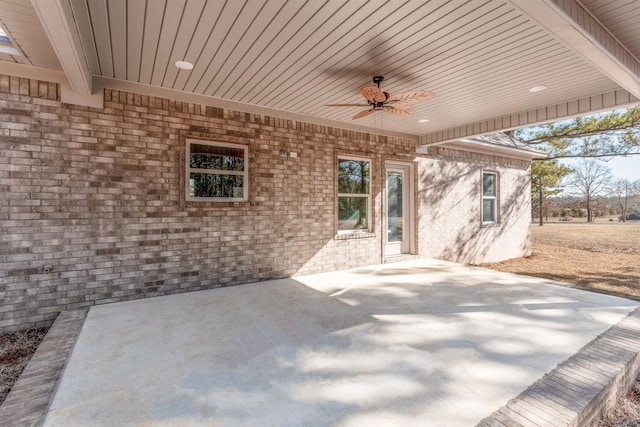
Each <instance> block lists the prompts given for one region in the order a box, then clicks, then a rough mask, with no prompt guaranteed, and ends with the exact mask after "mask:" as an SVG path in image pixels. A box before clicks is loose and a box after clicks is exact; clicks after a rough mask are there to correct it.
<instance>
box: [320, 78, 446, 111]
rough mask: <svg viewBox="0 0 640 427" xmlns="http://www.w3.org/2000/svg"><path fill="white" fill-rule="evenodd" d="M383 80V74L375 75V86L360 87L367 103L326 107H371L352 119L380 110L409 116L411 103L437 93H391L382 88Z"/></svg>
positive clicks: (329, 105)
mask: <svg viewBox="0 0 640 427" xmlns="http://www.w3.org/2000/svg"><path fill="white" fill-rule="evenodd" d="M383 80H384V77H383V76H375V77H374V78H373V83H375V84H376V85H375V86H365V87H363V88H362V89H360V93H361V94H362V96H364V98H365V99H366V100H367V103H366V104H326V107H370V108H368V109H366V110H363V111H360V112H359V113H358V114H356V115H355V116H353V118H352V120H358V119H361V118H363V117H367V116H369V115H371V114H373V113H374V111H378V110H382V111H383V112H385V113H387V114H394V115H396V116H409V115H411V114H412V113H413V107H412V106H411V104H415V103H417V102H422V101H426V100H428V99H431V98H434V97H435V96H436V94H435V93H431V92H427V91H424V90H412V91H408V92H402V93H398V94H396V95H389V94H388V93H387V92H383V91H382V90H381V89H380V82H381V81H383Z"/></svg>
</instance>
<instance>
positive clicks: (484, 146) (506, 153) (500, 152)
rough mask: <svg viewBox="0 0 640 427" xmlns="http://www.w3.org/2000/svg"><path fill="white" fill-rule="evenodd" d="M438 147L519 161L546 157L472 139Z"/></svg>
mask: <svg viewBox="0 0 640 427" xmlns="http://www.w3.org/2000/svg"><path fill="white" fill-rule="evenodd" d="M438 147H443V148H454V149H457V150H463V151H469V152H472V153H480V154H492V155H496V156H502V157H509V158H513V159H520V160H532V159H544V158H545V157H547V154H546V153H545V152H544V151H538V150H536V151H532V150H525V149H522V148H516V147H506V146H501V145H495V144H490V143H488V142H484V141H478V140H474V139H459V140H457V141H452V142H448V143H446V144H439V145H438ZM428 150H429V148H428V147H420V148H418V153H421V154H427V153H428Z"/></svg>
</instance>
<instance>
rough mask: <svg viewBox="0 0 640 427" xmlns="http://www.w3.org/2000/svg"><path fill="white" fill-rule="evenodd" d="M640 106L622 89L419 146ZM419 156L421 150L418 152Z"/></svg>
mask: <svg viewBox="0 0 640 427" xmlns="http://www.w3.org/2000/svg"><path fill="white" fill-rule="evenodd" d="M639 103H640V99H638V98H637V97H635V96H633V95H632V94H630V93H629V92H627V91H626V90H623V89H620V90H616V91H611V92H605V93H601V94H598V95H592V96H587V97H584V98H580V99H576V100H573V101H567V102H561V103H558V104H551V105H547V106H544V107H541V108H535V109H531V110H528V111H523V112H520V113H514V114H510V115H506V116H501V117H494V118H491V119H487V120H481V121H478V122H475V123H469V124H465V125H462V126H456V127H453V128H449V129H444V130H441V131H437V132H432V133H429V134H426V135H421V136H420V142H419V145H420V146H423V147H424V146H429V145H438V144H444V143H447V142H452V141H456V140H458V139H460V138H471V137H474V136H479V135H485V134H487V133H495V132H502V131H506V130H513V129H519V128H523V127H527V126H534V125H538V124H542V123H551V122H555V121H558V120H562V119H568V118H571V117H577V116H582V115H585V114H595V113H599V112H602V111H609V110H613V109H615V108H623V107H628V106H631V105H636V104H639ZM418 151H419V152H420V149H419V150H418Z"/></svg>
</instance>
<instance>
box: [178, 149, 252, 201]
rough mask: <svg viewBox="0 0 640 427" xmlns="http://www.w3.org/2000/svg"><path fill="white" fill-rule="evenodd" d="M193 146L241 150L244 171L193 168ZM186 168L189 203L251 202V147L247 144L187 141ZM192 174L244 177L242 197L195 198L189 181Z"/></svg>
mask: <svg viewBox="0 0 640 427" xmlns="http://www.w3.org/2000/svg"><path fill="white" fill-rule="evenodd" d="M191 144H198V145H210V146H213V147H228V148H235V149H241V150H243V153H244V170H242V171H231V170H218V169H197V168H192V167H191ZM185 157H186V168H185V171H186V172H185V177H186V179H185V191H186V192H185V195H186V200H187V201H192V202H246V201H248V200H249V146H248V145H245V144H234V143H231V142H222V141H208V140H201V139H190V138H188V139H187V147H186V156H185ZM191 173H205V174H211V175H239V176H242V197H195V196H190V195H189V193H190V189H189V180H190V179H191Z"/></svg>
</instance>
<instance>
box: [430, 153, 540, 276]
mask: <svg viewBox="0 0 640 427" xmlns="http://www.w3.org/2000/svg"><path fill="white" fill-rule="evenodd" d="M530 165H531V162H530V161H526V160H517V159H509V158H504V157H499V156H493V155H489V154H479V153H471V152H465V151H460V150H456V149H449V148H442V147H431V148H430V149H429V155H427V156H424V157H422V158H421V159H420V160H419V167H418V169H419V171H420V172H419V177H418V179H419V184H418V186H419V196H418V197H419V200H420V203H419V205H418V206H419V208H418V209H419V213H418V215H419V218H420V221H419V231H418V233H419V247H420V254H421V255H422V256H425V257H431V258H440V259H445V260H449V261H455V262H462V263H471V264H475V263H482V262H496V261H501V260H505V259H509V258H517V257H522V256H527V255H529V254H530V253H531V243H530V229H529V226H530V224H531V220H530V217H531V211H530V209H531V198H530ZM483 170H487V171H493V172H497V174H498V184H499V194H498V196H499V197H498V223H497V224H491V225H483V224H482V216H481V209H482V172H483Z"/></svg>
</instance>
